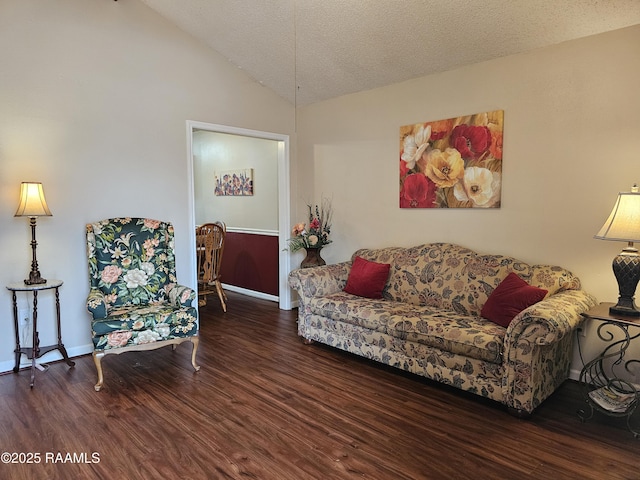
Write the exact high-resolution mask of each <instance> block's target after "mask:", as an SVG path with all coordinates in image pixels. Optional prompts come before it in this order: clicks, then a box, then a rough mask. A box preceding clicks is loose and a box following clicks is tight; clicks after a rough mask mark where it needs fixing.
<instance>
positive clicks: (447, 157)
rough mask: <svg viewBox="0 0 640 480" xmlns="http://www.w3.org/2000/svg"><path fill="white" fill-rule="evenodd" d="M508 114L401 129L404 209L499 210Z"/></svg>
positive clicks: (460, 119) (401, 183)
mask: <svg viewBox="0 0 640 480" xmlns="http://www.w3.org/2000/svg"><path fill="white" fill-rule="evenodd" d="M503 118H504V111H503V110H496V111H493V112H485V113H476V114H474V115H467V116H464V117H457V118H450V119H447V120H438V121H434V122H424V123H418V124H414V125H406V126H404V127H401V128H400V208H499V207H500V197H501V190H502V130H503Z"/></svg>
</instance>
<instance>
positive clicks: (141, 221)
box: [87, 218, 200, 391]
mask: <svg viewBox="0 0 640 480" xmlns="http://www.w3.org/2000/svg"><path fill="white" fill-rule="evenodd" d="M173 242H174V240H173V225H171V223H168V222H161V221H158V220H152V219H148V218H112V219H107V220H102V221H99V222H96V223H91V224H88V225H87V256H88V260H89V281H90V286H91V290H90V291H89V296H88V298H87V309H88V310H89V313H91V315H92V317H93V318H92V321H91V331H92V336H93V345H94V350H93V360H94V362H95V365H96V368H97V370H98V383H97V384H96V385H95V389H96V391H99V390H100V389H101V388H102V384H103V381H104V379H103V374H102V364H101V360H102V357H104V356H105V355H107V354H111V353H116V354H120V353H124V352H130V351H136V350H153V349H156V348H160V347H164V346H166V345H173V348H174V349H175V348H176V346H177V345H178V344H180V343H182V342H185V341H189V342H191V343H192V344H193V349H192V354H191V364H192V365H193V368H194V369H195V370H196V371H198V370H199V369H200V367H199V366H198V365H197V364H196V352H197V349H198V341H199V338H198V312H197V310H196V308H195V307H193V306H192V305H191V304H192V301H193V300H194V299H195V297H196V292H195V291H194V290H192V289H191V288H189V287H185V286H181V285H178V284H177V279H176V269H175V254H174V243H173Z"/></svg>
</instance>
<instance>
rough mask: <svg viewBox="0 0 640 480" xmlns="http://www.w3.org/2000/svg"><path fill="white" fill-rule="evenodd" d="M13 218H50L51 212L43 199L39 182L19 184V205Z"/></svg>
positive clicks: (42, 191)
mask: <svg viewBox="0 0 640 480" xmlns="http://www.w3.org/2000/svg"><path fill="white" fill-rule="evenodd" d="M14 216H15V217H50V216H52V215H51V211H50V210H49V207H48V206H47V201H46V200H45V198H44V190H43V189H42V183H41V182H22V183H21V184H20V204H19V205H18V210H16V214H15V215H14Z"/></svg>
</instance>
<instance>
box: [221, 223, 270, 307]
mask: <svg viewBox="0 0 640 480" xmlns="http://www.w3.org/2000/svg"><path fill="white" fill-rule="evenodd" d="M278 256H279V252H278V237H276V236H272V235H255V234H252V233H237V232H227V236H226V238H225V241H224V253H223V256H222V266H221V267H220V271H221V274H222V279H221V281H222V283H226V284H228V285H233V286H236V287H241V288H246V289H248V290H253V291H256V292H261V293H266V294H269V295H275V296H278V295H279V288H278Z"/></svg>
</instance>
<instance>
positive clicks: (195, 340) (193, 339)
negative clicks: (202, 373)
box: [191, 337, 200, 372]
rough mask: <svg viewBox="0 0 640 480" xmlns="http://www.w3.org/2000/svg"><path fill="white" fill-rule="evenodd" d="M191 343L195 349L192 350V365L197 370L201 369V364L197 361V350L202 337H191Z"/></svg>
mask: <svg viewBox="0 0 640 480" xmlns="http://www.w3.org/2000/svg"><path fill="white" fill-rule="evenodd" d="M191 343H192V344H193V349H192V350H191V365H193V369H194V370H195V371H196V372H197V371H198V370H200V365H198V364H197V363H196V352H197V351H198V345H199V344H200V337H191Z"/></svg>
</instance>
